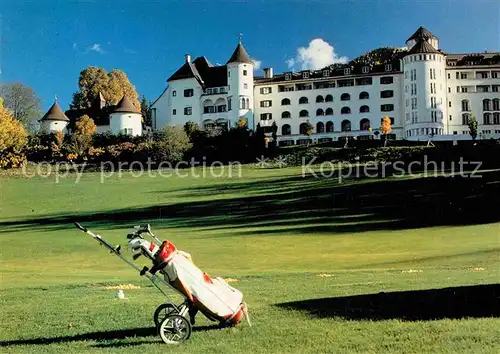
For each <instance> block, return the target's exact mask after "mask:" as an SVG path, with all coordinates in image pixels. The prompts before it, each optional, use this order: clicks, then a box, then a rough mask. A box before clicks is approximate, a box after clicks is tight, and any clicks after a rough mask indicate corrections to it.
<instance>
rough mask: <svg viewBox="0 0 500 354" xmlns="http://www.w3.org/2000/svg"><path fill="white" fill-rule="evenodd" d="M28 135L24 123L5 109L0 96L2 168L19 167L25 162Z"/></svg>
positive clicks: (0, 157)
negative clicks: (24, 150)
mask: <svg viewBox="0 0 500 354" xmlns="http://www.w3.org/2000/svg"><path fill="white" fill-rule="evenodd" d="M27 137H28V134H27V133H26V130H25V129H24V126H23V125H22V123H21V122H20V121H19V120H17V119H15V118H14V117H13V115H12V114H11V113H10V111H8V110H7V109H5V107H4V106H3V100H2V99H1V98H0V168H10V167H18V166H20V165H21V164H23V163H24V162H25V160H26V158H25V156H24V153H23V148H24V146H25V145H26V142H27Z"/></svg>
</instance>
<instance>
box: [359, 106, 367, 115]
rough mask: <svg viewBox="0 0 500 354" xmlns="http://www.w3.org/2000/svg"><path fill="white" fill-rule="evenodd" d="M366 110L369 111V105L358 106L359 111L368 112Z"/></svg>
mask: <svg viewBox="0 0 500 354" xmlns="http://www.w3.org/2000/svg"><path fill="white" fill-rule="evenodd" d="M368 112H370V107H368V106H361V107H359V113H368Z"/></svg>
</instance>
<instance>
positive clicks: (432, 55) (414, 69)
mask: <svg viewBox="0 0 500 354" xmlns="http://www.w3.org/2000/svg"><path fill="white" fill-rule="evenodd" d="M406 43H407V45H408V48H410V49H409V51H408V53H407V54H406V56H405V57H404V58H403V68H404V107H405V118H404V119H405V129H406V132H405V133H406V134H405V135H406V137H407V138H409V139H411V140H428V139H430V138H431V137H432V136H433V135H441V134H446V125H447V120H446V117H447V113H446V112H447V109H446V72H445V68H446V58H445V55H444V54H443V53H442V52H440V51H438V50H437V49H436V48H435V47H434V46H433V45H432V44H431V43H435V44H436V45H437V38H436V37H435V36H434V35H433V34H432V33H430V32H429V31H427V30H426V29H425V28H423V27H420V28H419V29H418V30H417V32H415V33H414V34H413V35H412V36H411V37H410V38H409V39H408V40H407V42H406Z"/></svg>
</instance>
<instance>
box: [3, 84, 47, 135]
mask: <svg viewBox="0 0 500 354" xmlns="http://www.w3.org/2000/svg"><path fill="white" fill-rule="evenodd" d="M0 97H3V99H4V103H3V104H4V107H5V108H6V109H8V110H9V111H11V112H12V116H13V117H14V119H17V120H18V121H20V122H21V123H23V125H24V126H25V127H29V128H33V127H32V126H33V124H34V123H35V122H34V121H35V119H38V118H40V117H41V115H42V111H41V108H42V107H41V104H40V99H39V98H38V96H37V95H36V93H35V91H34V90H33V89H32V88H31V87H29V86H26V85H23V84H21V83H18V82H16V83H13V84H3V85H0Z"/></svg>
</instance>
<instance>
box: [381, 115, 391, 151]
mask: <svg viewBox="0 0 500 354" xmlns="http://www.w3.org/2000/svg"><path fill="white" fill-rule="evenodd" d="M391 131H392V127H391V118H389V117H387V116H385V117H384V118H383V119H382V124H381V125H380V133H382V134H383V135H384V146H387V134H389V133H390V132H391Z"/></svg>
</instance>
